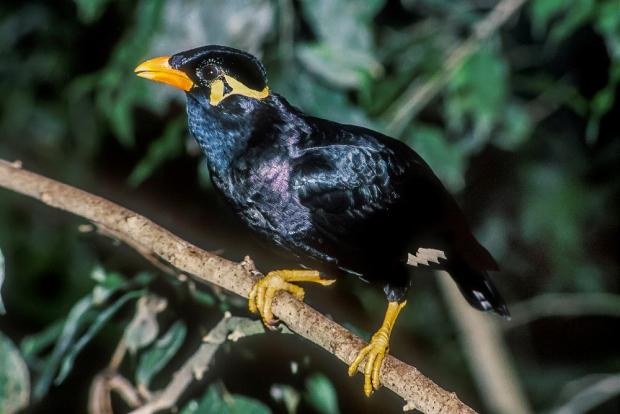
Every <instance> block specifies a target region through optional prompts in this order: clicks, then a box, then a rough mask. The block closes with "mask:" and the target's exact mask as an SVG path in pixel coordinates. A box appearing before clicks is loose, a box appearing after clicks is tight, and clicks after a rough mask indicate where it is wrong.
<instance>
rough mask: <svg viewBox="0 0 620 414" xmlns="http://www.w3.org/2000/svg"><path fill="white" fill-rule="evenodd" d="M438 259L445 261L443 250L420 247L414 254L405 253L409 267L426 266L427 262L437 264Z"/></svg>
mask: <svg viewBox="0 0 620 414" xmlns="http://www.w3.org/2000/svg"><path fill="white" fill-rule="evenodd" d="M439 259H443V260H446V254H445V253H444V252H443V250H437V249H425V248H423V247H420V248H419V249H418V251H417V252H416V254H411V253H407V264H408V265H409V266H418V265H423V266H428V262H433V263H437V264H439Z"/></svg>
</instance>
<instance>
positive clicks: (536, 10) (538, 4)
mask: <svg viewBox="0 0 620 414" xmlns="http://www.w3.org/2000/svg"><path fill="white" fill-rule="evenodd" d="M568 7H570V3H569V2H567V1H565V0H536V1H534V2H532V4H531V6H530V12H531V13H532V26H533V30H534V33H536V35H538V36H542V35H543V34H544V32H545V28H546V26H547V23H548V22H549V21H551V19H552V18H553V17H554V16H555V15H557V14H559V13H560V12H562V11H564V10H565V9H567V8H568Z"/></svg>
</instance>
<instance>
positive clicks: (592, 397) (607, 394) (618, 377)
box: [551, 374, 620, 414]
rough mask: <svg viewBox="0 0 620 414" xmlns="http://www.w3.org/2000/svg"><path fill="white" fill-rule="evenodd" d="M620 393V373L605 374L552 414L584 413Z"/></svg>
mask: <svg viewBox="0 0 620 414" xmlns="http://www.w3.org/2000/svg"><path fill="white" fill-rule="evenodd" d="M617 395H620V374H612V375H604V376H603V377H602V378H601V379H599V380H598V381H596V382H595V383H594V384H592V385H590V386H588V387H585V388H582V387H580V390H579V391H578V392H577V393H575V394H574V396H573V397H572V398H571V399H570V400H568V401H567V402H566V403H565V404H564V405H562V406H561V407H559V408H557V409H555V410H553V411H552V412H551V414H582V413H587V412H590V411H591V410H592V409H593V408H594V407H597V406H599V405H601V404H602V403H604V402H605V401H608V400H610V399H612V398H614V397H615V396H617Z"/></svg>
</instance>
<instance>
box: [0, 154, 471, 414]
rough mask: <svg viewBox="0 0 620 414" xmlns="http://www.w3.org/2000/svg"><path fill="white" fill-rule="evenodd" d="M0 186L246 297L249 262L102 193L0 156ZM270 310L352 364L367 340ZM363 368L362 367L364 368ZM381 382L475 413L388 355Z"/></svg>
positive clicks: (297, 309) (430, 402)
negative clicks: (221, 254) (206, 247)
mask: <svg viewBox="0 0 620 414" xmlns="http://www.w3.org/2000/svg"><path fill="white" fill-rule="evenodd" d="M0 186H1V187H5V188H8V189H10V190H13V191H15V192H18V193H21V194H25V195H28V196H30V197H34V198H36V199H38V200H41V201H42V202H44V203H45V204H48V205H50V206H52V207H56V208H59V209H61V210H65V211H68V212H71V213H73V214H76V215H78V216H81V217H83V218H85V219H87V220H90V221H92V222H93V223H95V224H96V225H97V226H98V227H100V228H104V229H105V230H107V231H108V232H110V233H111V234H114V235H115V236H116V237H118V238H119V239H120V240H122V241H124V242H126V243H127V244H129V245H130V246H132V247H134V248H137V249H138V250H139V251H140V252H152V254H153V255H155V256H157V257H159V258H160V259H162V260H164V261H165V262H168V263H170V264H171V265H172V266H174V267H176V268H177V269H179V270H181V271H183V272H185V273H188V274H191V275H193V276H194V277H195V278H197V279H198V280H200V281H203V282H207V283H212V284H215V285H217V286H220V287H222V288H224V289H226V290H228V291H230V292H233V293H236V294H238V295H240V296H243V297H245V298H247V297H248V294H249V292H250V289H251V288H252V286H253V284H254V282H255V281H256V275H255V274H254V272H253V271H252V270H253V269H252V266H250V265H249V264H248V263H247V262H243V263H235V262H232V261H230V260H227V259H224V258H222V257H219V256H216V255H214V254H212V253H209V252H207V251H205V250H202V249H200V248H199V247H196V246H194V245H192V244H190V243H188V242H187V241H185V240H183V239H181V238H179V237H177V236H175V235H174V234H172V233H171V232H169V231H167V230H166V229H164V228H162V227H160V226H158V225H157V224H155V223H153V222H152V221H150V220H148V219H147V218H145V217H143V216H141V215H139V214H137V213H134V212H133V211H131V210H128V209H126V208H123V207H121V206H119V205H117V204H114V203H112V202H110V201H107V200H105V199H103V198H101V197H98V196H95V195H92V194H89V193H87V192H85V191H82V190H79V189H77V188H74V187H71V186H69V185H66V184H62V183H60V182H58V181H54V180H52V179H49V178H46V177H43V176H41V175H38V174H35V173H32V172H29V171H26V170H23V169H22V168H21V163H19V162H15V163H10V162H7V161H3V160H0ZM273 311H274V314H275V315H276V316H278V318H279V319H280V320H281V321H282V322H284V323H285V324H286V325H287V326H288V328H289V329H291V330H292V331H293V332H295V333H297V334H298V335H301V336H303V337H304V338H306V339H308V340H309V341H311V342H313V343H315V344H317V345H319V346H320V347H322V348H323V349H325V350H327V351H328V352H329V353H331V354H332V355H334V356H335V357H337V358H338V359H340V360H341V361H343V362H344V363H346V364H350V363H351V362H352V361H353V359H354V358H355V356H356V355H357V353H358V352H359V350H360V349H361V348H362V347H363V346H365V345H366V343H365V342H364V341H363V340H362V339H361V338H359V337H358V336H356V335H354V334H352V333H351V332H349V331H348V330H347V329H345V328H344V327H342V326H341V325H339V324H337V323H336V322H334V321H331V320H330V319H328V318H327V317H325V316H324V315H322V314H321V313H319V312H317V311H316V310H314V309H313V308H311V307H310V306H308V305H306V304H304V303H302V302H299V301H297V300H296V299H294V298H293V297H292V296H291V295H290V294H288V293H286V292H282V293H280V294H279V295H278V296H277V297H276V299H275V300H274V303H273ZM363 368H364V367H363V366H361V367H360V371H363ZM381 382H382V383H383V384H384V385H385V387H386V388H388V389H390V390H392V391H393V392H395V393H396V394H398V395H399V396H400V397H402V398H403V399H404V400H405V401H406V406H405V409H414V408H415V409H418V410H420V411H423V412H425V413H447V414H454V413H474V412H475V411H474V410H472V409H471V408H470V407H468V406H467V405H465V404H464V403H462V402H461V401H460V400H459V399H458V397H457V396H456V394H454V393H450V392H447V391H445V390H444V389H442V388H441V387H439V386H438V385H437V384H435V383H434V382H433V381H431V380H430V379H429V378H427V377H425V376H424V375H423V374H422V373H420V371H418V370H417V369H416V368H415V367H413V366H410V365H407V364H405V363H404V362H402V361H400V360H398V359H396V358H394V357H393V356H391V355H388V356H386V358H385V360H384V363H383V369H382V370H381Z"/></svg>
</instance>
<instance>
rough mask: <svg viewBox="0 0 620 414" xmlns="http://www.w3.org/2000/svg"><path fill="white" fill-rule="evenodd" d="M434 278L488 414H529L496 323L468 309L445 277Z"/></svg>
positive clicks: (447, 276)
mask: <svg viewBox="0 0 620 414" xmlns="http://www.w3.org/2000/svg"><path fill="white" fill-rule="evenodd" d="M437 277H438V279H439V283H440V285H441V287H442V290H443V293H444V296H445V298H446V302H447V303H448V304H449V306H450V310H451V313H452V317H453V318H454V319H455V320H456V322H457V325H458V326H459V327H460V328H461V340H462V342H463V348H464V349H466V350H467V356H468V357H469V360H470V366H471V370H472V372H473V374H474V377H475V378H476V382H477V384H478V388H479V389H480V395H482V397H483V398H484V400H485V402H486V405H487V407H488V408H489V411H490V412H494V413H510V414H526V413H530V412H532V410H531V409H530V408H529V407H528V404H527V400H526V399H525V394H524V392H523V390H522V389H521V387H520V385H519V381H518V378H517V376H516V375H515V372H514V370H513V369H512V364H511V362H510V357H509V354H508V351H507V350H506V346H505V345H504V343H503V341H502V338H501V332H500V328H499V326H497V322H496V321H494V320H493V319H492V318H491V317H490V315H488V314H486V315H485V314H484V313H482V312H478V311H477V310H474V309H472V308H471V306H469V304H467V302H465V299H464V298H463V296H462V295H461V293H460V292H459V290H458V288H457V287H456V284H455V283H454V281H453V280H452V278H451V277H450V275H449V274H448V273H446V272H437Z"/></svg>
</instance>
